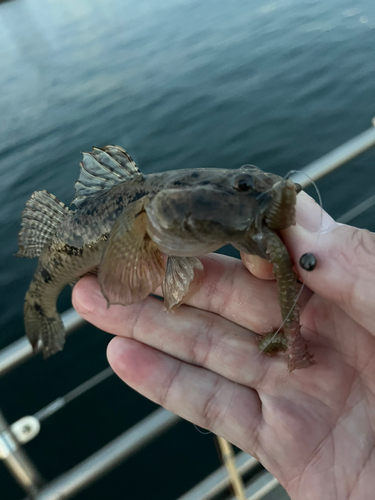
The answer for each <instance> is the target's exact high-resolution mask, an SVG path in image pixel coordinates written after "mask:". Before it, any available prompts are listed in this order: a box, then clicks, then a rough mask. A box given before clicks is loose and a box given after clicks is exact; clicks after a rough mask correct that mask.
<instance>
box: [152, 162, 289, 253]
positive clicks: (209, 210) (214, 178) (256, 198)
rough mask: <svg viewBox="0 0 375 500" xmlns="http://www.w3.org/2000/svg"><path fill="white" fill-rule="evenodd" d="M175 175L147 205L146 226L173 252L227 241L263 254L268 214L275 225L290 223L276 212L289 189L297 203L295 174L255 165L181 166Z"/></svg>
mask: <svg viewBox="0 0 375 500" xmlns="http://www.w3.org/2000/svg"><path fill="white" fill-rule="evenodd" d="M171 174H172V173H171ZM173 176H174V177H173ZM173 176H172V177H173V178H171V179H170V181H169V182H166V183H165V188H164V189H162V190H160V191H159V192H158V194H156V195H155V196H154V197H153V198H152V199H151V201H150V203H149V204H148V205H147V207H146V212H147V216H148V226H147V232H148V234H149V236H150V238H151V239H152V240H153V241H154V242H155V243H156V244H157V245H158V247H159V248H160V250H161V251H162V252H164V253H166V254H168V255H176V256H185V257H188V256H191V257H192V256H199V255H203V254H205V253H208V252H211V251H214V250H217V249H218V248H220V247H222V246H224V245H226V244H228V243H231V244H232V245H233V246H235V247H236V248H238V249H240V250H244V251H246V248H247V251H248V252H249V253H257V254H260V255H263V254H264V253H265V248H264V242H263V241H262V233H261V230H262V225H263V224H267V223H268V222H267V219H270V221H271V223H273V228H274V229H278V228H277V227H276V226H277V225H278V224H279V225H281V227H280V228H284V227H285V226H286V227H288V226H287V225H286V221H285V217H284V219H283V218H282V217H280V221H279V220H276V219H277V217H276V216H275V215H278V212H279V210H278V205H277V204H278V203H279V204H280V203H281V202H280V200H283V199H284V198H283V197H285V193H286V192H289V191H291V192H292V193H294V205H295V193H296V188H295V185H294V183H293V182H292V181H290V180H285V179H282V178H281V177H279V176H277V175H275V174H267V173H264V172H263V171H262V170H260V169H259V168H257V167H254V166H252V165H244V166H243V167H241V169H237V170H224V169H223V170H220V169H197V170H194V171H191V173H190V174H187V173H186V171H185V172H184V171H181V174H180V176H179V175H178V172H174V173H173ZM294 205H293V209H294ZM291 219H293V214H292V217H290V216H289V219H288V221H287V224H289V225H290V221H291V223H293V220H291ZM244 242H245V243H244ZM258 246H259V248H260V249H259V250H258V249H257V248H258ZM254 249H255V250H254Z"/></svg>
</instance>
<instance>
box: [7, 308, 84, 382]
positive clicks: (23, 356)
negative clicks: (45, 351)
mask: <svg viewBox="0 0 375 500" xmlns="http://www.w3.org/2000/svg"><path fill="white" fill-rule="evenodd" d="M61 317H62V320H63V323H64V327H65V331H66V333H67V334H69V333H71V332H72V331H73V330H75V329H76V328H78V327H80V326H81V325H83V323H84V322H85V320H84V319H83V318H81V316H79V315H78V314H77V313H76V311H75V310H74V309H73V308H70V309H68V310H67V311H65V312H63V313H62V314H61ZM34 355H35V353H34V352H33V349H32V347H31V345H30V342H29V340H28V339H27V337H26V336H25V337H21V338H20V339H18V340H16V341H14V342H13V343H12V344H10V345H9V346H7V347H4V349H2V350H1V351H0V376H1V375H5V374H6V373H7V372H9V371H10V370H12V369H13V368H15V367H16V366H18V365H19V364H21V363H23V362H24V361H26V360H27V359H29V358H31V357H32V356H34Z"/></svg>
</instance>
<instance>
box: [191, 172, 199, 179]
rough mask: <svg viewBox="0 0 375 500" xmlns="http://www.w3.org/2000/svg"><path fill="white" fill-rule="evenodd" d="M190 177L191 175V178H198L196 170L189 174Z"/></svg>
mask: <svg viewBox="0 0 375 500" xmlns="http://www.w3.org/2000/svg"><path fill="white" fill-rule="evenodd" d="M190 177H191V178H192V179H198V177H199V174H198V172H193V173H192V174H191V176H190Z"/></svg>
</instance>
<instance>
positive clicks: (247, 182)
mask: <svg viewBox="0 0 375 500" xmlns="http://www.w3.org/2000/svg"><path fill="white" fill-rule="evenodd" d="M234 189H236V190H237V191H241V192H242V193H245V192H247V191H250V190H252V189H253V178H252V176H251V175H241V176H240V177H237V179H236V181H235V183H234Z"/></svg>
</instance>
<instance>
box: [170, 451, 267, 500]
mask: <svg viewBox="0 0 375 500" xmlns="http://www.w3.org/2000/svg"><path fill="white" fill-rule="evenodd" d="M258 464H259V462H258V460H256V459H255V458H253V457H251V456H250V455H248V454H247V453H244V452H240V453H238V455H236V467H237V469H238V471H239V473H240V474H241V475H244V474H246V473H247V472H249V471H250V470H251V469H253V468H254V467H255V466H257V465H258ZM228 486H230V478H229V476H228V473H227V471H226V468H225V467H224V465H223V466H222V467H220V468H219V469H217V470H216V471H215V472H213V473H212V474H210V475H209V476H207V477H206V478H205V479H203V481H201V482H200V483H199V484H197V485H196V486H194V488H192V489H191V490H190V491H188V492H187V493H185V494H184V495H182V496H181V497H179V499H178V500H211V499H212V498H213V497H214V496H215V495H217V494H218V493H220V492H221V491H223V489H224V488H226V487H228Z"/></svg>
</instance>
